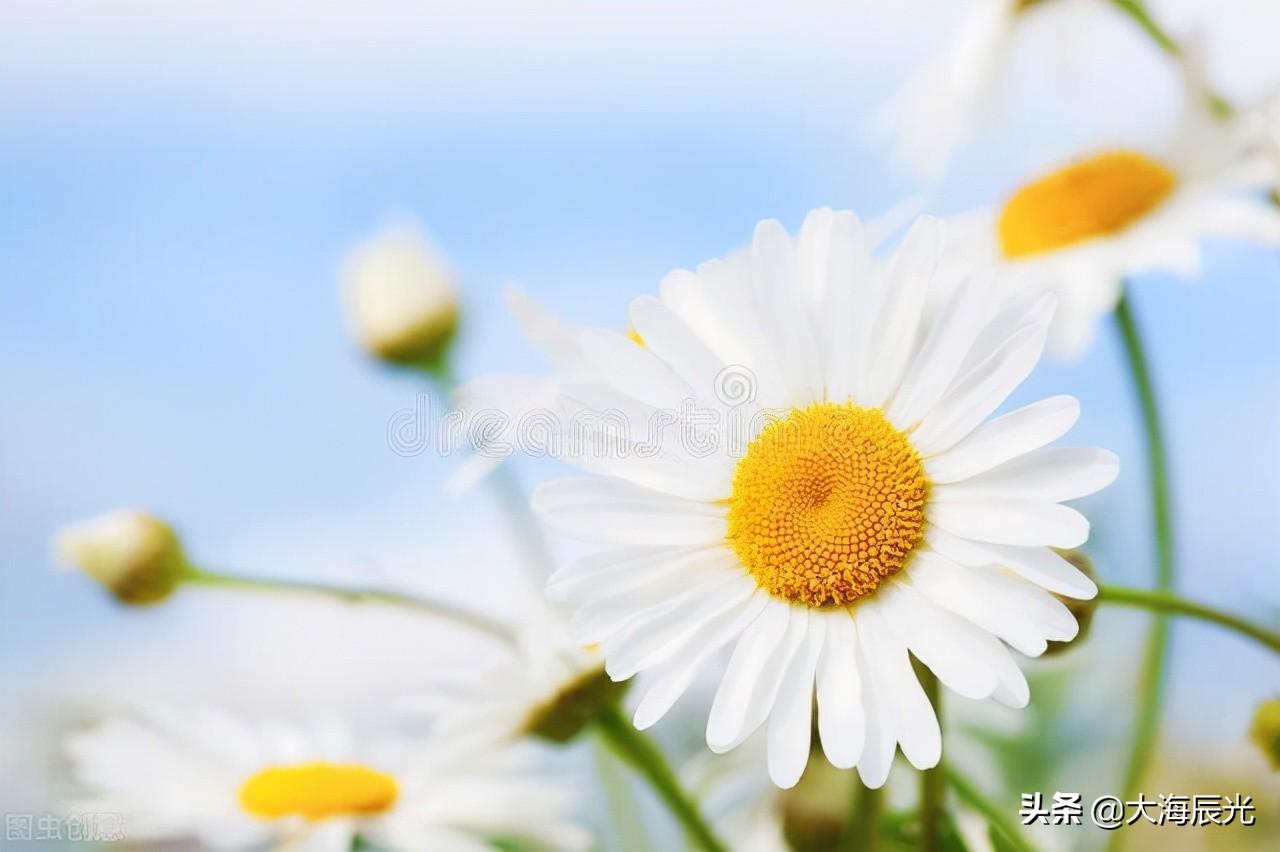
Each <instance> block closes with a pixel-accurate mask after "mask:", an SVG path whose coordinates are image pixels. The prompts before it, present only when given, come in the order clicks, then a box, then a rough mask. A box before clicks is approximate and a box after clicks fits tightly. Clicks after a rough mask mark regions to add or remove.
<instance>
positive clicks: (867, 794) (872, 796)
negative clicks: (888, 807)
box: [840, 775, 884, 852]
mask: <svg viewBox="0 0 1280 852" xmlns="http://www.w3.org/2000/svg"><path fill="white" fill-rule="evenodd" d="M850 805H851V806H852V808H853V813H852V814H850V817H849V824H848V827H847V828H846V830H845V833H844V837H842V838H841V839H840V849H841V852H874V850H875V848H876V846H877V845H878V841H879V839H880V812H881V810H882V809H883V807H884V788H879V789H875V790H873V789H871V788H870V787H868V786H867V785H866V784H863V783H862V779H861V778H859V777H857V776H856V775H855V777H854V779H853V798H852V799H851V800H850Z"/></svg>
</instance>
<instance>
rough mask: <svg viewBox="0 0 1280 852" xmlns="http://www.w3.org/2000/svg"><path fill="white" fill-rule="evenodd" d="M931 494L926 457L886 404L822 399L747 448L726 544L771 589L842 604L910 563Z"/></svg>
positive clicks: (739, 469)
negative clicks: (892, 419) (900, 428)
mask: <svg viewBox="0 0 1280 852" xmlns="http://www.w3.org/2000/svg"><path fill="white" fill-rule="evenodd" d="M928 494H929V481H928V480H927V479H926V478H925V473H924V464H923V463H922V462H921V460H920V455H919V454H918V453H917V452H916V450H915V448H914V447H912V446H911V443H910V441H908V440H907V436H906V435H904V434H902V433H901V432H899V431H898V430H897V429H895V428H894V427H893V425H892V424H891V423H889V421H888V420H887V419H886V418H885V416H884V414H883V413H882V412H881V411H880V409H878V408H859V407H857V406H855V405H849V404H844V405H841V404H836V403H829V402H827V403H817V404H814V405H811V406H809V407H808V408H802V409H796V410H794V411H792V412H791V414H790V415H788V416H787V417H786V418H785V419H782V420H778V421H775V422H773V423H770V424H769V425H768V426H766V427H765V428H764V430H763V431H762V432H761V433H760V435H759V437H757V438H756V439H755V440H754V441H752V442H751V444H750V445H749V446H748V447H747V453H746V455H745V456H743V458H742V460H741V461H740V462H738V467H737V470H736V471H735V472H734V477H733V494H732V496H731V497H730V498H729V537H728V541H729V544H730V545H731V546H732V547H733V549H734V551H735V552H736V553H737V554H738V558H739V559H741V560H742V563H743V565H745V566H746V568H747V570H748V571H750V572H751V574H752V576H754V577H755V580H756V582H757V583H758V584H759V585H760V587H761V588H763V589H765V590H766V591H768V592H769V593H770V594H773V595H775V596H777V597H780V598H784V599H786V600H790V601H795V602H797V603H805V604H808V605H809V606H815V607H819V606H842V605H845V604H849V603H852V602H854V601H856V600H858V599H859V598H861V597H863V596H865V595H868V594H870V593H872V592H874V591H875V590H876V588H877V587H879V585H880V584H881V583H882V582H883V581H884V579H885V578H886V577H889V576H891V575H893V574H896V573H897V572H898V571H901V570H902V569H903V567H905V566H906V564H907V559H908V558H909V556H910V555H911V551H912V550H913V549H914V548H915V547H916V545H918V544H919V543H920V539H921V537H922V536H923V534H924V507H925V502H926V500H927V499H928Z"/></svg>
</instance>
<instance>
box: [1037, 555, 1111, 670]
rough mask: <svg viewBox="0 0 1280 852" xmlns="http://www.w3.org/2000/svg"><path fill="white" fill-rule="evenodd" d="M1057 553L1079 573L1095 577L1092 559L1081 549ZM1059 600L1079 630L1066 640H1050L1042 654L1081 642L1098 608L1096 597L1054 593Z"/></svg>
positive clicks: (1048, 654)
mask: <svg viewBox="0 0 1280 852" xmlns="http://www.w3.org/2000/svg"><path fill="white" fill-rule="evenodd" d="M1058 555H1059V556H1061V557H1062V558H1063V559H1065V560H1067V561H1068V562H1070V563H1071V564H1072V565H1074V566H1076V567H1077V568H1079V569H1080V573H1082V574H1084V575H1085V576H1086V577H1088V578H1089V579H1090V580H1094V579H1097V575H1096V574H1095V573H1094V571H1093V561H1092V560H1091V559H1090V558H1089V557H1088V556H1085V554H1084V551H1082V550H1059V551H1058ZM1054 597H1056V598H1057V599H1058V600H1060V601H1061V602H1062V603H1063V605H1064V606H1066V608H1067V609H1069V610H1071V614H1072V615H1073V616H1075V619H1076V623H1077V624H1079V625H1080V629H1079V631H1078V632H1077V633H1076V635H1075V638H1073V639H1070V640H1069V641H1066V642H1052V641H1051V642H1050V643H1049V647H1048V648H1047V649H1046V650H1045V652H1044V656H1046V657H1052V656H1055V655H1057V654H1062V653H1064V652H1066V651H1068V650H1070V649H1071V648H1073V647H1075V646H1076V645H1077V644H1079V643H1081V642H1083V641H1084V640H1085V638H1086V637H1088V635H1089V628H1090V627H1091V626H1092V625H1093V614H1094V613H1095V612H1097V610H1098V597H1097V595H1095V596H1094V597H1092V598H1090V599H1088V600H1080V599H1079V598H1068V597H1063V596H1062V595H1054Z"/></svg>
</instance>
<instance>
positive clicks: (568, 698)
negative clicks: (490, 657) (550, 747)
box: [402, 604, 621, 749]
mask: <svg viewBox="0 0 1280 852" xmlns="http://www.w3.org/2000/svg"><path fill="white" fill-rule="evenodd" d="M534 609H535V610H539V612H537V613H536V614H535V616H534V617H532V618H530V619H528V620H526V622H525V623H524V624H523V625H521V627H520V629H519V630H517V632H516V643H515V646H514V647H511V648H509V649H506V650H505V651H504V652H503V653H502V656H501V657H500V658H499V659H498V660H497V661H496V662H494V663H493V664H492V665H489V666H483V667H477V666H475V665H474V664H467V665H466V666H464V667H462V668H460V669H459V670H458V671H455V672H450V673H447V674H445V675H444V676H442V677H441V678H439V679H438V681H437V682H436V683H434V684H433V688H432V689H431V690H430V692H428V693H427V694H425V695H423V696H421V697H418V698H414V699H410V700H408V701H405V702H403V704H402V709H403V710H404V711H406V712H408V713H413V714H421V715H424V716H426V717H428V718H430V719H431V721H432V723H433V725H434V727H433V729H432V730H433V733H434V734H436V735H438V736H440V737H441V738H443V739H444V740H446V741H448V742H450V743H455V744H463V745H465V746H466V747H469V748H473V749H484V748H487V747H492V746H495V745H498V746H501V745H506V744H510V743H512V742H514V741H516V740H518V739H520V738H522V737H526V736H530V737H535V738H539V739H543V740H548V741H551V742H556V743H564V742H568V741H569V740H570V739H572V738H573V737H574V736H575V735H576V734H577V733H578V732H579V731H580V730H582V728H583V727H584V726H585V725H587V724H588V723H590V722H591V721H593V720H594V719H595V717H596V715H597V712H598V711H599V709H600V707H601V706H602V705H603V704H604V703H605V702H608V701H611V700H613V699H614V698H615V697H616V696H617V695H618V694H619V693H620V691H621V688H620V686H619V685H618V684H615V683H614V682H613V681H611V680H610V679H609V678H608V676H607V675H606V674H605V671H604V659H603V658H602V656H601V654H600V649H599V648H598V647H593V646H583V645H581V644H578V643H575V642H573V641H572V640H571V639H570V638H569V633H568V629H567V625H566V624H565V623H564V620H563V619H562V618H560V617H559V616H558V615H556V614H555V613H552V612H550V611H547V610H546V609H545V608H544V607H541V606H539V605H536V604H535V605H534Z"/></svg>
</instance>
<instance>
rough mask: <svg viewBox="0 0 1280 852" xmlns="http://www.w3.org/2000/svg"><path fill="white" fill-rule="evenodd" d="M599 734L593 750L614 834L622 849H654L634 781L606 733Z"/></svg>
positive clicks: (624, 851)
mask: <svg viewBox="0 0 1280 852" xmlns="http://www.w3.org/2000/svg"><path fill="white" fill-rule="evenodd" d="M598 737H599V738H598V739H597V741H596V742H593V743H592V744H591V745H592V749H591V750H592V752H593V753H594V754H595V759H596V773H597V774H598V775H599V776H600V785H601V786H602V787H604V798H605V802H606V803H607V805H608V808H609V819H610V821H611V822H612V823H613V830H614V834H615V835H616V836H617V838H618V848H619V849H620V850H621V852H645V850H648V849H652V848H653V845H652V844H651V843H650V842H649V836H648V832H646V831H645V828H644V821H643V820H642V819H641V817H640V811H639V810H638V809H637V808H636V801H635V797H634V796H632V794H631V783H630V780H629V779H628V778H627V776H626V775H624V774H623V770H622V769H621V767H619V766H618V758H617V756H616V755H614V754H613V752H612V751H611V750H610V748H609V743H608V740H607V739H606V738H605V736H604V734H603V732H598Z"/></svg>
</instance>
